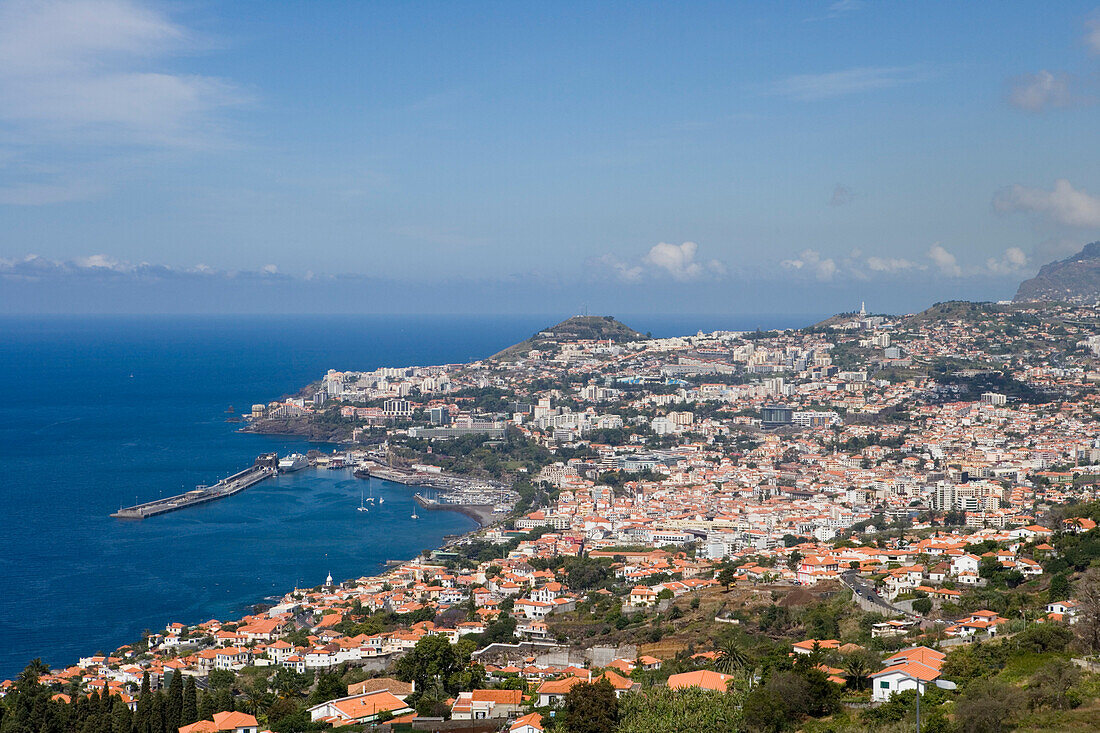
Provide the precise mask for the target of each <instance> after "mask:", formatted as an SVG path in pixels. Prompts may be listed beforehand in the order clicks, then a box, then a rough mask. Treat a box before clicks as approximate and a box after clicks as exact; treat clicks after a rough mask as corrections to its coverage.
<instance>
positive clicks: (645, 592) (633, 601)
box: [626, 585, 657, 608]
mask: <svg viewBox="0 0 1100 733" xmlns="http://www.w3.org/2000/svg"><path fill="white" fill-rule="evenodd" d="M626 602H627V603H628V604H630V605H631V606H636V607H644V608H649V607H651V606H654V605H656V604H657V592H656V591H654V590H653V589H652V588H647V587H645V586H644V585H639V586H636V587H635V588H634V589H633V590H631V591H630V595H629V596H628V597H627V599H626Z"/></svg>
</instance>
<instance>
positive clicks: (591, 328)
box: [492, 316, 646, 360]
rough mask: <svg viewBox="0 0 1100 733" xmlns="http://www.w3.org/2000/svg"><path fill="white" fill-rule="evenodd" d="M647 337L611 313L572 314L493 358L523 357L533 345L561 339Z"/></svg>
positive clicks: (616, 340)
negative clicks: (601, 314) (600, 314)
mask: <svg viewBox="0 0 1100 733" xmlns="http://www.w3.org/2000/svg"><path fill="white" fill-rule="evenodd" d="M644 338H646V336H645V334H642V333H639V332H637V331H635V330H634V329H633V328H630V327H629V326H626V325H624V324H622V323H620V322H619V321H617V320H615V318H613V317H612V316H573V317H572V318H567V319H565V320H564V321H562V322H561V323H559V324H557V325H556V326H550V327H549V328H545V329H543V330H542V331H539V332H538V333H536V334H533V335H532V336H531V337H530V338H528V339H526V340H524V341H521V342H519V343H518V344H515V345H513V346H509V347H508V348H507V349H504V350H503V351H500V352H498V353H496V354H493V356H492V358H493V359H504V360H509V359H521V358H523V357H524V356H525V355H526V354H527V353H528V352H530V351H531V350H532V349H540V350H542V349H544V348H552V347H553V345H554V344H556V343H557V342H559V341H577V340H602V341H607V340H610V341H612V342H613V343H617V344H621V343H626V342H627V341H637V340H640V339H644Z"/></svg>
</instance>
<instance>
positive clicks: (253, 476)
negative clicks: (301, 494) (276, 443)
mask: <svg viewBox="0 0 1100 733" xmlns="http://www.w3.org/2000/svg"><path fill="white" fill-rule="evenodd" d="M278 472H279V463H278V456H277V455H276V454H275V453H264V454H262V455H260V456H258V457H257V458H256V462H255V463H253V464H252V465H251V466H249V467H248V468H246V469H244V470H243V471H239V472H237V473H235V474H233V475H232V476H227V477H226V478H223V479H222V480H221V481H219V482H218V483H216V484H214V485H213V486H198V487H196V488H195V489H193V490H192V491H187V492H185V493H182V494H176V495H175V496H169V497H166V498H163V499H157V500H156V501H149V502H145V503H144V504H135V505H134V506H130V507H125V508H120V509H119V510H118V511H117V512H114V513H113V514H111V516H112V517H114V518H115V519H146V518H148V517H155V516H157V515H158V514H167V513H168V512H174V511H177V510H179V509H186V508H188V507H192V506H197V505H199V504H205V503H207V502H211V501H216V500H217V499H224V498H225V497H227V496H233V495H234V494H239V493H240V492H242V491H244V490H245V489H247V488H249V487H251V486H255V485H256V484H258V483H260V482H261V481H263V480H265V479H269V478H271V477H272V476H275V475H277V474H278Z"/></svg>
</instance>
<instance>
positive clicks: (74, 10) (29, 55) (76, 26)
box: [0, 0, 242, 146]
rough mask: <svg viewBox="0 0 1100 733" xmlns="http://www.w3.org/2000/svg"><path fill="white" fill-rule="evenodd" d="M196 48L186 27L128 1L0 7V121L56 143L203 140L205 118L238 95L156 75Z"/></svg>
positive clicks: (64, 0) (70, 0)
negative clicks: (168, 60) (174, 57)
mask: <svg viewBox="0 0 1100 733" xmlns="http://www.w3.org/2000/svg"><path fill="white" fill-rule="evenodd" d="M197 48H198V43H197V41H196V39H195V38H194V37H193V35H192V34H191V33H190V32H188V30H187V29H186V28H184V27H182V26H181V25H179V24H177V23H175V22H173V21H172V19H171V18H169V17H168V16H167V15H166V14H165V13H164V12H162V11H160V10H158V9H156V8H151V7H148V6H144V5H141V4H138V3H136V2H132V1H131V0H44V1H43V2H32V1H30V0H0V120H2V121H4V122H7V123H9V124H12V125H17V126H18V128H17V129H18V130H19V132H20V134H21V136H23V137H26V136H29V137H30V138H31V139H43V138H45V139H47V140H53V141H63V142H66V143H71V142H74V141H87V140H92V141H108V142H124V143H126V144H134V143H138V144H142V145H169V146H177V145H186V146H193V145H197V144H202V143H205V142H208V141H209V139H210V137H211V135H210V133H211V127H212V120H211V118H210V115H211V113H213V112H214V111H216V110H217V109H219V108H221V107H224V106H225V105H227V104H235V103H237V102H240V101H241V100H242V95H241V94H240V93H239V92H238V91H236V90H235V89H234V88H233V86H232V85H230V84H229V83H227V82H225V81H223V80H221V79H217V78H214V77H209V76H200V75H194V74H179V73H166V72H164V71H163V70H160V69H157V68H156V67H157V65H158V64H159V63H160V62H161V61H163V60H164V59H166V58H168V57H169V56H172V55H176V54H179V53H185V52H191V51H194V50H196V49H197ZM74 135H78V136H79V140H74V137H73V136H74Z"/></svg>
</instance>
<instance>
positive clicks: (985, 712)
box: [955, 682, 1016, 733]
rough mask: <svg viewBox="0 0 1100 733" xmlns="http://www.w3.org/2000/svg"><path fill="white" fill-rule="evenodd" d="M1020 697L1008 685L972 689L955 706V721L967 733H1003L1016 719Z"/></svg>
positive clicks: (987, 685)
mask: <svg viewBox="0 0 1100 733" xmlns="http://www.w3.org/2000/svg"><path fill="white" fill-rule="evenodd" d="M1015 700H1016V695H1015V693H1014V692H1013V690H1012V689H1011V688H1010V687H1008V686H1007V685H1005V684H1002V683H999V682H990V683H987V684H981V685H970V686H969V687H967V689H966V692H964V693H963V695H962V696H961V697H960V698H959V702H958V703H957V704H956V705H955V719H956V722H958V724H959V728H961V729H962V730H964V731H966V732H967V733H1002V732H1003V731H1006V730H1008V727H1007V726H1006V725H1005V721H1007V720H1008V718H1009V716H1010V715H1012V710H1013V707H1014V705H1015Z"/></svg>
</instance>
